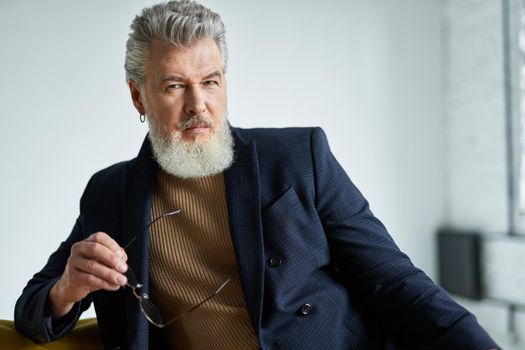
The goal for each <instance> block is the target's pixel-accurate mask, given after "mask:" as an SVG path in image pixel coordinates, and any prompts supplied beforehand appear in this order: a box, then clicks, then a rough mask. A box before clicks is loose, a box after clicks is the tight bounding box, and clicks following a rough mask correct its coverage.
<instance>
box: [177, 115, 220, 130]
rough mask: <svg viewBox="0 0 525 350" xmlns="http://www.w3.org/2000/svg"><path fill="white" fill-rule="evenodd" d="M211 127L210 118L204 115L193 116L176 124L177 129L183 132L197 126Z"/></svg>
mask: <svg viewBox="0 0 525 350" xmlns="http://www.w3.org/2000/svg"><path fill="white" fill-rule="evenodd" d="M212 125H213V121H212V120H211V118H210V117H206V116H204V115H195V116H193V117H190V118H189V119H186V120H184V121H182V122H180V123H178V124H177V127H178V128H179V129H182V130H185V129H188V128H194V127H198V126H206V127H210V126H212Z"/></svg>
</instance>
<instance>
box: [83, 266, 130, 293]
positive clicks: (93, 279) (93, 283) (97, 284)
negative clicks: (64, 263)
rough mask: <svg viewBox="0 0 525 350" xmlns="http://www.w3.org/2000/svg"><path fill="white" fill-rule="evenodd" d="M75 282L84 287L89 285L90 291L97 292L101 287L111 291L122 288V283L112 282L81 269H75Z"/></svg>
mask: <svg viewBox="0 0 525 350" xmlns="http://www.w3.org/2000/svg"><path fill="white" fill-rule="evenodd" d="M75 283H78V285H79V286H82V287H88V288H89V291H90V292H95V291H97V290H99V289H104V290H109V291H116V290H118V289H120V285H118V284H115V283H110V282H108V281H106V280H104V279H102V278H99V277H97V276H95V275H92V274H89V273H86V272H83V271H81V270H76V271H75Z"/></svg>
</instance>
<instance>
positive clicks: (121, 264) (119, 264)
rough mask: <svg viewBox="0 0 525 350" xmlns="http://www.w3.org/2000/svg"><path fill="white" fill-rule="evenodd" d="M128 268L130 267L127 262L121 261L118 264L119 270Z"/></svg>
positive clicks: (122, 270) (124, 270) (123, 270)
mask: <svg viewBox="0 0 525 350" xmlns="http://www.w3.org/2000/svg"><path fill="white" fill-rule="evenodd" d="M127 269H128V266H127V265H126V264H125V263H123V262H119V263H118V264H117V270H119V271H120V272H126V270H127Z"/></svg>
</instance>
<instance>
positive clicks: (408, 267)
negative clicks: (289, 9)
mask: <svg viewBox="0 0 525 350" xmlns="http://www.w3.org/2000/svg"><path fill="white" fill-rule="evenodd" d="M232 130H233V133H234V137H235V159H234V163H233V165H232V166H231V167H230V168H229V169H228V170H226V171H225V174H224V176H225V184H226V195H227V202H228V212H229V217H230V230H231V235H232V241H233V245H234V248H235V253H236V257H237V263H238V266H239V272H240V276H241V281H242V285H243V288H244V294H245V299H246V306H247V308H248V311H249V314H250V317H251V321H252V324H253V327H254V329H255V332H256V334H257V337H258V340H259V344H260V346H261V348H262V349H301V350H304V349H331V350H337V349H360V350H362V349H386V348H396V349H418V350H420V349H449V350H450V349H480V350H481V349H483V350H487V349H489V348H493V347H496V345H495V343H494V342H493V340H492V339H491V338H490V337H489V336H488V335H487V333H486V332H485V331H484V330H483V329H482V328H481V327H480V326H479V325H478V323H477V321H476V319H475V318H474V316H473V315H472V314H470V313H469V312H468V311H466V310H465V309H464V308H462V307H461V306H459V305H458V304H456V303H455V302H454V301H452V300H451V298H450V297H449V296H448V295H447V293H446V292H445V291H443V290H442V289H441V288H439V287H438V286H436V285H435V284H434V283H433V282H432V281H431V280H430V279H429V278H428V277H427V276H426V275H425V274H424V273H423V272H422V271H420V270H419V269H417V268H415V267H414V266H413V265H412V263H411V262H410V260H409V258H408V257H407V256H406V255H405V254H403V253H402V252H401V251H400V250H399V249H398V247H397V246H396V245H395V243H394V242H393V240H392V238H391V237H390V235H389V234H388V233H387V231H386V229H385V228H384V226H383V225H382V224H381V222H380V221H379V220H378V219H377V218H376V217H374V215H373V214H372V213H371V211H370V210H369V207H368V203H367V201H366V200H365V199H364V198H363V196H362V195H361V193H360V192H359V190H358V189H357V188H356V187H355V186H354V185H353V184H352V182H351V181H350V179H349V178H348V176H347V175H346V173H345V172H344V170H343V169H342V167H341V166H340V165H339V164H338V162H337V161H336V160H335V158H334V156H333V155H332V153H331V152H330V149H329V147H328V143H327V140H326V137H325V134H324V132H323V131H322V130H321V129H320V128H289V129H238V128H233V129H232ZM150 147H151V146H150V143H149V141H148V140H147V139H146V141H145V142H144V144H143V146H142V148H141V150H140V153H139V155H138V157H137V158H135V159H133V160H131V161H127V162H123V163H119V164H116V165H113V166H111V167H109V168H107V169H105V170H102V171H100V172H98V173H97V174H95V175H94V176H93V177H92V178H91V180H90V181H89V183H88V185H87V187H86V190H85V192H84V194H83V196H82V199H81V204H80V215H79V217H78V219H77V221H76V223H75V226H74V228H73V231H72V233H71V235H70V236H69V237H68V238H67V240H66V241H64V242H63V243H62V244H61V245H60V247H59V248H58V250H57V251H56V252H55V253H53V254H52V255H51V257H50V258H49V261H48V262H47V264H46V266H45V267H44V268H43V269H42V271H40V272H39V273H37V274H36V275H35V276H34V277H33V278H32V279H31V280H30V281H29V283H28V285H27V287H26V288H25V289H24V291H23V294H22V296H21V297H20V299H19V300H18V302H17V305H16V310H15V324H16V327H17V329H18V330H19V331H21V332H22V333H24V334H26V335H27V336H29V337H31V338H33V339H35V340H37V341H49V340H52V339H55V338H56V337H59V336H61V335H63V334H64V333H65V332H67V331H68V330H70V329H71V328H72V327H73V326H74V323H75V322H76V320H77V319H78V317H79V316H80V313H81V312H82V311H83V310H85V309H86V308H87V307H89V305H90V303H91V302H93V303H94V305H95V310H96V313H97V319H98V323H99V327H100V331H101V335H102V338H103V341H104V344H105V346H106V348H108V349H114V348H119V347H120V348H122V349H146V348H148V345H149V346H151V348H161V345H159V344H160V343H159V342H160V341H161V337H160V336H159V333H158V329H156V328H155V327H154V326H151V325H149V323H148V321H147V320H146V319H145V318H144V316H143V315H142V313H141V312H140V309H139V305H138V302H137V300H136V299H135V298H134V297H133V296H132V293H131V292H130V290H129V289H127V288H124V289H121V290H119V291H117V292H108V291H97V292H94V293H92V294H91V295H90V296H89V297H88V298H86V300H84V301H82V302H80V303H78V305H76V307H75V308H74V309H73V310H72V312H71V313H70V314H68V315H67V316H66V317H65V318H64V319H62V320H60V321H59V322H56V323H53V322H52V321H51V318H50V317H49V313H48V311H47V309H46V298H47V295H48V292H49V289H50V288H51V286H52V285H53V283H54V282H55V281H56V280H57V279H58V278H59V276H60V275H61V274H62V272H63V269H64V266H65V264H66V261H67V258H68V256H69V252H70V248H71V246H72V244H73V243H74V242H76V241H79V240H82V239H84V238H86V237H87V236H89V235H90V234H91V233H93V232H95V231H104V232H107V233H109V234H111V235H112V236H113V237H114V238H115V240H116V241H117V242H119V244H121V245H125V244H126V243H127V242H129V240H130V239H131V238H132V237H133V236H134V235H135V234H137V233H138V232H140V231H141V230H142V229H143V228H144V227H145V226H146V224H147V223H148V222H149V220H150V215H151V202H152V195H153V189H154V184H155V180H156V174H157V169H158V168H157V164H156V162H155V161H154V160H153V157H152V152H151V148H150ZM127 254H128V257H129V261H128V263H129V265H130V266H131V267H132V268H133V270H134V271H135V272H136V273H137V276H138V279H139V281H141V282H143V283H144V284H145V286H144V288H145V291H147V290H148V235H147V234H145V235H143V236H142V241H141V242H135V243H134V244H132V245H131V246H130V247H129V249H128V251H127ZM271 258H276V259H273V260H272V262H273V263H271V264H270V263H269V262H270V259H271ZM275 261H279V262H280V263H279V264H276V263H275ZM306 304H309V305H310V307H303V306H304V305H306Z"/></svg>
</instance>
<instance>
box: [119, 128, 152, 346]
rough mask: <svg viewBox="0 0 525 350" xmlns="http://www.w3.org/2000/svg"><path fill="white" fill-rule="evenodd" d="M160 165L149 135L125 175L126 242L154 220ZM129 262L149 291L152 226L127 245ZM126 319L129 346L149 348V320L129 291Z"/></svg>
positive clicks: (145, 288)
mask: <svg viewBox="0 0 525 350" xmlns="http://www.w3.org/2000/svg"><path fill="white" fill-rule="evenodd" d="M157 169H158V167H157V165H156V163H155V161H154V159H153V155H152V151H151V145H150V142H149V140H148V139H147V138H146V140H145V141H144V143H143V145H142V148H141V150H140V152H139V155H138V157H137V159H136V160H135V162H134V164H133V166H132V167H130V169H129V173H128V176H127V177H126V180H125V181H126V185H125V186H126V189H125V194H126V198H125V204H124V207H125V210H124V219H123V227H124V229H123V230H124V232H123V237H124V240H123V241H124V242H123V244H128V243H129V242H130V241H131V240H132V239H133V237H135V236H136V235H137V234H139V233H140V232H142V230H143V229H144V228H145V227H146V226H147V225H148V223H149V222H150V220H151V202H152V199H153V188H154V185H155V180H156V177H157V172H158V170H157ZM126 253H127V255H128V265H129V266H130V267H132V269H133V271H134V272H135V274H136V275H137V279H138V281H139V283H141V284H142V285H143V287H142V288H141V292H142V293H149V270H148V260H149V230H148V231H147V232H144V233H143V234H142V235H141V236H140V237H137V239H136V240H135V241H133V243H131V244H130V245H129V247H128V248H127V249H126ZM126 313H127V315H126V316H127V317H126V322H127V327H126V328H127V330H128V331H129V332H130V334H128V339H129V341H130V344H129V348H130V349H147V348H148V340H149V322H148V321H147V319H146V318H145V317H144V315H142V312H141V311H140V305H139V302H138V300H137V299H136V298H135V296H134V295H133V293H132V292H131V291H129V293H128V298H126Z"/></svg>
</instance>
